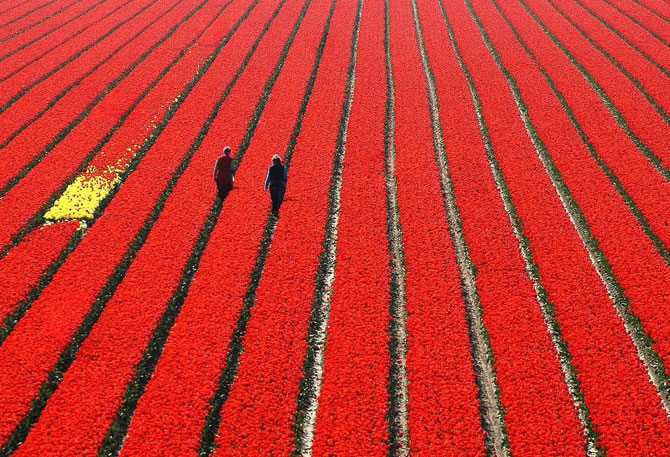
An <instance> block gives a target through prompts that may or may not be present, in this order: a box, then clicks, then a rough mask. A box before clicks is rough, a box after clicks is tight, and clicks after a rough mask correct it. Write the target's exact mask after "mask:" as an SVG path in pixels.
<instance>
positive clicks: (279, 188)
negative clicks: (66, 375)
mask: <svg viewBox="0 0 670 457" xmlns="http://www.w3.org/2000/svg"><path fill="white" fill-rule="evenodd" d="M287 181H288V173H287V171H286V167H285V166H284V165H282V163H281V158H280V157H279V156H278V155H277V154H275V155H273V156H272V166H271V167H270V168H269V169H268V176H267V178H265V190H268V186H269V187H270V197H271V198H272V214H274V215H275V216H278V215H279V207H280V206H281V204H282V201H283V200H284V193H285V192H286V183H287Z"/></svg>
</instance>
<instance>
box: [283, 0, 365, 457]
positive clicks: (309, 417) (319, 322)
mask: <svg viewBox="0 0 670 457" xmlns="http://www.w3.org/2000/svg"><path fill="white" fill-rule="evenodd" d="M334 6H335V4H334ZM352 6H353V4H352ZM362 7H363V2H362V1H359V2H358V6H357V14H356V17H355V18H354V19H353V24H352V27H353V32H352V45H351V49H350V54H349V55H350V61H349V67H348V69H349V74H348V76H347V83H346V89H345V101H344V105H343V106H344V109H343V111H342V118H341V119H340V128H341V129H342V125H343V124H342V122H344V121H343V119H344V117H345V115H346V116H350V110H351V103H352V101H353V90H354V88H355V78H356V75H355V61H356V59H357V57H356V51H357V47H358V46H357V44H356V43H357V40H358V37H359V36H360V19H361V12H362ZM338 12H339V13H340V14H342V13H341V11H340V10H338ZM350 24H351V23H350V22H347V24H346V25H347V28H346V29H345V31H346V33H349V31H350V27H349V25H350ZM338 26H339V27H342V25H340V24H338ZM326 38H327V37H326V36H324V41H323V42H322V47H325V45H326V43H327V42H326V41H325V39H326ZM331 43H332V42H331ZM332 46H335V45H333V44H331V45H330V46H329V48H331V47H332ZM342 46H343V47H344V43H342ZM329 50H330V49H329ZM341 64H342V67H343V65H344V60H342V62H341ZM327 65H329V66H332V65H333V61H332V57H331V60H330V61H328V62H327ZM314 76H316V74H314ZM310 82H311V83H315V82H316V79H315V78H312V79H311V80H310ZM323 90H324V87H323V86H322V85H319V86H317V97H318V100H319V101H320V102H321V103H323V97H322V95H321V94H320V93H319V92H320V91H323ZM309 91H310V92H312V91H313V85H311V86H310V88H309ZM315 105H316V104H315ZM316 109H319V108H318V107H316V108H312V110H316ZM347 112H349V114H347ZM310 121H311V122H313V121H312V120H311V119H310ZM346 128H347V129H348V121H347V127H346ZM340 132H341V135H340V138H344V139H345V138H346V134H343V133H342V130H341V131H340ZM305 135H308V133H305ZM342 135H344V137H342ZM298 138H299V137H297V136H296V137H295V139H296V140H297V139H298ZM310 141H313V140H312V139H310ZM336 141H339V140H336ZM338 145H340V146H342V147H343V148H344V147H346V145H345V144H344V142H341V144H340V143H339V142H338ZM340 146H338V147H340ZM337 160H338V159H337V157H336V161H337ZM337 167H338V165H337V164H336V165H335V166H334V170H335V171H334V172H333V175H332V177H331V195H330V200H329V210H328V219H327V226H326V235H325V237H324V241H323V248H322V252H321V259H320V265H319V269H318V272H317V274H316V279H315V293H314V301H313V304H312V315H311V317H310V321H309V328H308V330H307V338H306V340H307V344H308V346H307V348H306V353H305V359H304V363H303V377H302V379H301V381H300V385H299V388H298V391H299V393H298V396H297V402H296V403H297V410H296V414H295V442H294V448H293V453H292V455H294V456H302V457H306V456H311V455H312V446H313V444H314V433H315V427H316V421H317V413H318V409H319V396H320V394H321V387H322V380H323V372H324V360H325V349H326V340H327V337H328V333H327V329H328V325H329V318H330V306H331V298H332V289H333V283H334V280H335V270H334V268H335V258H336V255H337V237H336V235H337V230H338V212H339V203H338V198H339V191H340V190H341V187H342V181H341V171H342V170H341V168H342V163H341V161H340V162H339V168H337ZM333 192H336V193H333Z"/></svg>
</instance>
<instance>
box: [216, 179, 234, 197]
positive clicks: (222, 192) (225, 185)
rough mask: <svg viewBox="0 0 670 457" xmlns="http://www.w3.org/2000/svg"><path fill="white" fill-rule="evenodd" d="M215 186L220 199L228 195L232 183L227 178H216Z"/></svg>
mask: <svg viewBox="0 0 670 457" xmlns="http://www.w3.org/2000/svg"><path fill="white" fill-rule="evenodd" d="M216 187H217V189H218V191H219V197H220V198H221V200H223V199H224V198H226V197H227V196H228V192H230V189H232V188H233V186H232V183H231V182H230V181H229V180H225V181H224V180H218V181H216Z"/></svg>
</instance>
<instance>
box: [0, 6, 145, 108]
mask: <svg viewBox="0 0 670 457" xmlns="http://www.w3.org/2000/svg"><path fill="white" fill-rule="evenodd" d="M133 1H137V4H138V5H140V6H139V7H137V6H134V8H136V9H132V8H127V9H126V10H123V9H121V8H115V9H114V10H113V11H112V12H111V13H110V14H106V15H105V16H104V17H103V18H102V20H100V21H98V22H95V23H93V24H90V25H95V24H97V25H98V26H97V27H90V26H89V27H85V28H84V30H82V32H81V33H76V34H73V35H72V36H71V37H66V39H64V40H63V41H61V42H60V43H55V42H54V41H52V40H49V39H48V38H49V35H47V39H46V40H40V41H39V42H38V43H37V44H36V45H35V46H32V47H27V48H26V49H22V50H21V51H22V52H12V53H11V55H9V54H8V55H6V56H5V57H3V58H2V59H1V61H3V62H4V61H5V59H7V61H6V62H5V64H4V65H3V66H2V68H0V87H5V86H7V85H8V84H6V82H7V81H8V80H10V79H12V78H14V80H15V79H18V78H20V77H25V78H28V81H27V82H28V83H35V84H37V83H39V81H41V80H42V79H44V78H45V77H48V76H49V75H51V74H54V73H56V72H57V71H58V70H59V69H60V68H62V67H64V66H65V65H67V64H69V63H71V62H72V61H74V60H76V59H77V58H78V57H80V56H81V55H84V53H85V52H86V51H87V50H88V49H90V48H92V47H94V46H95V45H96V44H97V43H98V42H100V41H102V40H104V39H105V38H106V37H107V36H109V35H111V34H112V33H114V31H116V30H117V29H119V28H120V27H121V26H123V25H124V24H125V23H127V22H129V21H131V20H132V18H133V17H134V16H136V15H138V14H141V12H142V11H144V10H146V9H147V8H148V6H144V8H142V5H149V6H150V5H152V4H153V3H154V2H142V1H138V0H131V1H130V2H127V3H123V4H122V5H124V6H125V5H129V4H131V3H133ZM116 6H119V5H118V4H116ZM119 11H121V12H122V13H125V15H121V13H119ZM117 13H118V14H119V15H120V17H114V15H115V14H117ZM87 32H88V33H87ZM77 46H79V47H77ZM68 52H69V54H68ZM59 59H60V60H59ZM49 60H52V62H49ZM38 61H39V63H38V64H37V65H36V62H38ZM49 64H50V66H49ZM33 65H34V66H33ZM30 72H32V74H30ZM26 73H27V74H28V75H26ZM30 78H32V79H30ZM36 81H37V82H36ZM19 82H20V81H19ZM12 84H13V85H18V83H12ZM9 87H11V85H10V86H9ZM29 88H30V86H28V89H29ZM28 89H26V87H22V86H19V87H17V88H15V90H14V91H10V92H8V93H7V94H4V93H3V97H4V98H3V100H4V101H3V103H7V102H8V101H11V100H12V97H14V98H17V97H19V96H20V93H21V91H22V90H28Z"/></svg>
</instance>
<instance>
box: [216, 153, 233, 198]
mask: <svg viewBox="0 0 670 457" xmlns="http://www.w3.org/2000/svg"><path fill="white" fill-rule="evenodd" d="M236 168H237V167H235V164H234V163H233V159H231V158H230V146H226V147H225V148H223V155H222V156H221V157H219V158H218V159H216V165H215V166H214V181H216V187H217V189H218V191H219V198H221V200H223V199H224V198H226V197H227V196H228V192H230V189H232V188H233V179H234V176H233V174H234V173H235V169H236Z"/></svg>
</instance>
